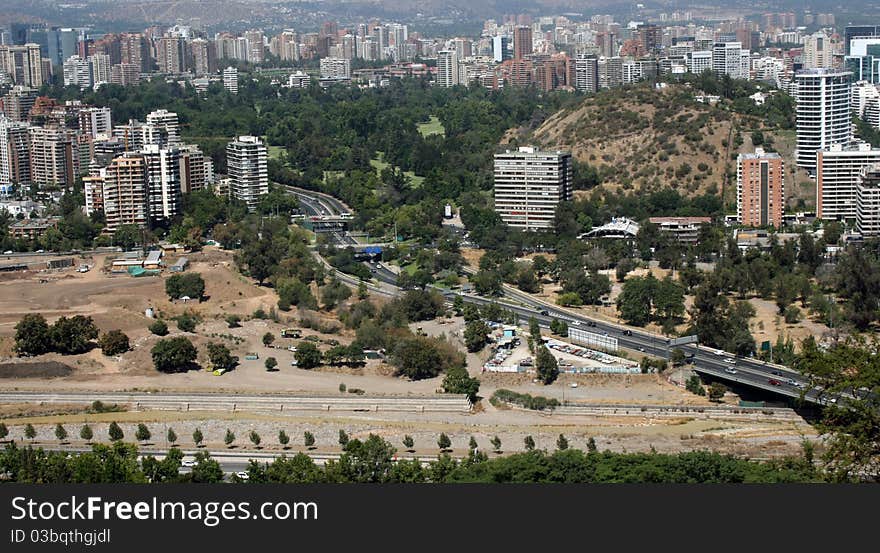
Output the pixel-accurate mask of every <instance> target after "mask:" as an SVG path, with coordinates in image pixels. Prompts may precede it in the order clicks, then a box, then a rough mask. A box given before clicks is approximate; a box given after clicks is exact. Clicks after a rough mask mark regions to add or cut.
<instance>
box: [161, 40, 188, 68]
mask: <svg viewBox="0 0 880 553" xmlns="http://www.w3.org/2000/svg"><path fill="white" fill-rule="evenodd" d="M184 44H185V42H184V39H183V38H182V37H179V36H163V37H161V38H159V40H158V41H157V42H156V62H157V63H158V64H159V72H160V73H168V74H170V75H176V74H178V73H183V72H184V71H185V70H186V50H185V48H184Z"/></svg>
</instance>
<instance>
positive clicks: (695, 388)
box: [684, 375, 706, 396]
mask: <svg viewBox="0 0 880 553" xmlns="http://www.w3.org/2000/svg"><path fill="white" fill-rule="evenodd" d="M684 387H685V389H686V390H687V391H688V392H690V393H692V394H697V395H698V396H704V395H706V390H705V389H704V388H703V382H702V381H701V380H700V377H699V376H697V375H693V376H691V377H690V378H688V379H687V382H685V386H684Z"/></svg>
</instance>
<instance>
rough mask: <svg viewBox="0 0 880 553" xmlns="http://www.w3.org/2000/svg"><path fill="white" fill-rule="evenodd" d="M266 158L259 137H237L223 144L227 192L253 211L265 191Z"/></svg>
mask: <svg viewBox="0 0 880 553" xmlns="http://www.w3.org/2000/svg"><path fill="white" fill-rule="evenodd" d="M266 160H267V150H266V145H265V144H263V141H262V140H260V138H259V137H256V136H239V137H238V138H237V139H235V140H233V141H232V142H230V143H229V144H227V145H226V166H227V175H228V176H229V191H230V194H232V197H233V198H235V199H238V200H241V201H243V202H244V203H245V204H247V207H248V210H249V211H255V210H256V209H257V204H258V203H259V201H260V196H262V195H263V194H268V193H269V176H268V172H267V171H268V170H267V167H266V163H267V161H266Z"/></svg>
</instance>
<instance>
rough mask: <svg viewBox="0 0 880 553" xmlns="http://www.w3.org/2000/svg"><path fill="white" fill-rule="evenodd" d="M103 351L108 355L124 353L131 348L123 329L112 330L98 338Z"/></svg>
mask: <svg viewBox="0 0 880 553" xmlns="http://www.w3.org/2000/svg"><path fill="white" fill-rule="evenodd" d="M98 345H99V346H100V347H101V353H103V354H104V355H107V356H112V355H122V354H123V353H125V352H126V351H128V350H129V348H130V345H129V341H128V336H126V335H125V333H124V332H122V331H121V330H111V331H109V332H105V333H104V334H102V335H101V338H100V339H99V340H98Z"/></svg>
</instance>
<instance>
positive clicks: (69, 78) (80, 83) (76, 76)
mask: <svg viewBox="0 0 880 553" xmlns="http://www.w3.org/2000/svg"><path fill="white" fill-rule="evenodd" d="M64 86H77V87H79V88H80V89H81V90H85V89H87V88H91V86H92V68H91V66H90V65H89V60H86V59H83V58H81V57H79V56H77V55H73V56H70V57H69V58H67V60H65V61H64Z"/></svg>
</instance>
